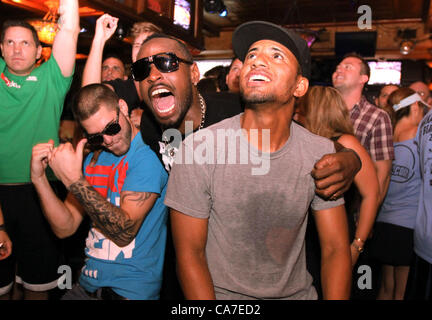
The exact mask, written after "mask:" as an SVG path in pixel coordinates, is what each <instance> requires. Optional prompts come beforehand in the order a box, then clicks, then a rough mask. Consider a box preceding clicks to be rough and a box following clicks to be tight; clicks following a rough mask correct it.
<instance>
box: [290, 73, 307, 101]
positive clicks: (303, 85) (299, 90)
mask: <svg viewBox="0 0 432 320" xmlns="http://www.w3.org/2000/svg"><path fill="white" fill-rule="evenodd" d="M308 89H309V80H308V79H307V78H305V77H302V76H299V80H298V82H297V87H296V89H295V90H294V97H297V98H300V97H303V96H304V95H305V94H306V92H307V90H308Z"/></svg>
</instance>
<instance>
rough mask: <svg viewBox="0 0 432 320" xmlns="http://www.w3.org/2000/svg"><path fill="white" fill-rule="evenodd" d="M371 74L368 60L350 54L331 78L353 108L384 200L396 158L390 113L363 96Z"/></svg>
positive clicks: (357, 129)
mask: <svg viewBox="0 0 432 320" xmlns="http://www.w3.org/2000/svg"><path fill="white" fill-rule="evenodd" d="M369 75H370V69H369V66H368V64H367V63H366V61H364V60H363V58H362V57H360V56H358V55H356V54H349V55H347V56H345V57H344V59H343V60H342V61H341V62H340V63H339V64H338V66H337V67H336V71H335V72H334V73H333V76H332V80H333V86H334V87H335V88H336V89H338V90H339V92H340V93H341V94H342V97H343V98H344V100H345V103H346V104H347V107H348V110H349V111H350V118H351V122H352V124H353V127H354V133H355V135H356V137H357V139H358V140H359V141H360V143H361V144H362V145H363V147H365V148H366V150H367V151H368V152H369V154H370V156H371V158H372V160H373V161H374V163H375V168H376V170H377V175H378V181H379V185H380V202H381V201H382V200H383V199H384V197H385V194H386V192H387V188H388V185H389V182H390V169H391V166H392V160H393V159H394V150H393V128H392V125H391V121H390V117H389V116H388V114H387V113H386V112H385V111H384V110H381V109H379V108H377V107H376V106H374V105H373V104H371V103H369V102H368V101H367V100H366V98H365V97H364V96H363V95H362V91H363V87H364V86H365V84H366V83H367V82H368V81H369Z"/></svg>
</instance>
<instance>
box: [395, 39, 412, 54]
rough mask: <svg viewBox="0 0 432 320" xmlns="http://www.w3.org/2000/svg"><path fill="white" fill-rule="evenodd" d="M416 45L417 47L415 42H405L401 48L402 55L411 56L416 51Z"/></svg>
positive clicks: (401, 44)
mask: <svg viewBox="0 0 432 320" xmlns="http://www.w3.org/2000/svg"><path fill="white" fill-rule="evenodd" d="M414 45H415V44H414V41H412V40H403V41H402V42H401V43H400V47H399V50H400V53H402V54H403V55H407V54H409V53H410V52H411V51H412V49H414Z"/></svg>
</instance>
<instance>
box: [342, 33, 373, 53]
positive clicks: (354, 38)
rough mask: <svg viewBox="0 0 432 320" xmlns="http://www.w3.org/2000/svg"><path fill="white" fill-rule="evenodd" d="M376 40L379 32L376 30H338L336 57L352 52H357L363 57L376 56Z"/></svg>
mask: <svg viewBox="0 0 432 320" xmlns="http://www.w3.org/2000/svg"><path fill="white" fill-rule="evenodd" d="M376 40H377V33H376V32H375V31H359V32H336V34H335V54H336V57H338V58H341V57H343V56H344V55H346V54H347V53H352V52H356V53H358V54H360V55H361V56H363V57H374V56H375V51H376Z"/></svg>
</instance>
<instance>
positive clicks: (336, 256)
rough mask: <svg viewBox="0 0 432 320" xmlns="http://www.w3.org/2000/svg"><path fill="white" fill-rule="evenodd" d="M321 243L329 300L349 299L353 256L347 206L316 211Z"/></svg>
mask: <svg viewBox="0 0 432 320" xmlns="http://www.w3.org/2000/svg"><path fill="white" fill-rule="evenodd" d="M314 217H315V221H316V226H317V230H318V234H319V240H320V246H321V282H322V289H323V298H324V299H325V300H334V299H336V300H341V299H349V296H350V288H351V256H350V249H349V240H348V224H347V220H346V213H345V206H344V205H341V206H337V207H334V208H331V209H326V210H319V211H315V212H314Z"/></svg>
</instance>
